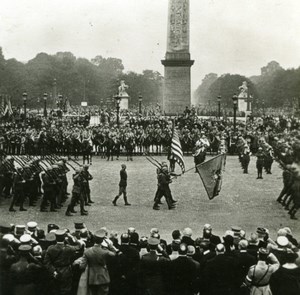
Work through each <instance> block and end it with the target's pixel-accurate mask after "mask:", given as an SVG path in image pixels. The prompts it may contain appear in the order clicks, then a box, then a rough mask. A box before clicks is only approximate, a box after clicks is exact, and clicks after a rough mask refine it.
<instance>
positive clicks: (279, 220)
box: [0, 156, 300, 240]
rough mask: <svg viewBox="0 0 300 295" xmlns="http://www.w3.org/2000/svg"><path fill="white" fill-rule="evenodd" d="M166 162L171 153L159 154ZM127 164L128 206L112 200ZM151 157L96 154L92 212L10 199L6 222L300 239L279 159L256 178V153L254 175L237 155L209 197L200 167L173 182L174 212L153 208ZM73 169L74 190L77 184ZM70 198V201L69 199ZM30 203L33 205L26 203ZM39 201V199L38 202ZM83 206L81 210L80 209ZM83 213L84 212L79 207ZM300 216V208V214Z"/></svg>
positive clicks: (2, 206) (2, 209) (0, 208)
mask: <svg viewBox="0 0 300 295" xmlns="http://www.w3.org/2000/svg"><path fill="white" fill-rule="evenodd" d="M156 159H157V160H159V161H160V162H161V161H163V160H164V159H165V157H156ZM185 161H186V168H187V169H188V168H190V167H192V166H193V158H192V157H185ZM122 163H125V164H127V172H128V199H129V202H130V203H131V204H132V206H130V207H128V206H126V207H125V206H124V202H123V200H122V199H119V201H118V206H117V207H114V206H113V205H112V203H111V201H112V199H113V198H114V196H115V195H116V194H117V192H118V183H119V170H120V166H121V164H122ZM155 170H156V169H155V167H154V166H152V165H151V164H150V163H149V162H148V161H147V160H146V158H145V157H134V159H133V161H132V162H127V161H126V159H125V157H121V159H120V160H118V161H116V160H114V161H109V162H108V161H106V160H104V159H101V158H100V157H94V159H93V165H92V166H91V167H90V172H91V174H92V175H93V176H94V180H93V181H92V182H91V191H92V199H93V200H94V201H95V204H93V206H91V207H88V210H89V215H88V216H80V215H79V213H77V214H75V215H74V216H73V217H66V216H65V209H66V205H67V204H65V206H64V207H63V208H62V209H60V212H55V213H53V212H52V213H51V212H48V213H41V212H40V211H39V208H38V207H30V208H28V206H26V208H28V211H27V212H19V211H17V212H15V213H11V212H8V204H9V201H7V200H3V199H2V200H1V203H0V214H1V215H0V221H1V223H14V224H17V223H21V224H23V223H25V222H27V221H30V220H35V221H37V222H38V223H39V225H40V227H41V228H45V229H46V225H47V224H48V223H56V224H58V225H60V226H65V227H67V228H70V229H73V227H74V222H79V221H83V222H85V224H86V225H87V227H88V228H89V229H91V230H92V231H94V230H96V229H97V228H100V227H102V226H106V227H107V228H108V229H109V230H116V231H118V232H119V233H122V232H124V231H125V230H126V229H127V228H128V227H130V226H133V227H135V228H136V229H137V230H138V232H139V233H141V234H145V235H147V234H148V232H149V229H150V228H152V227H158V228H159V229H160V232H161V234H162V236H163V237H164V238H166V239H167V240H170V238H171V237H170V233H171V231H172V230H174V229H183V228H184V227H187V226H188V227H191V228H192V229H193V231H194V236H195V237H196V236H198V235H200V234H201V230H202V227H203V225H204V224H205V223H210V224H212V225H213V228H214V231H215V232H216V233H218V234H220V235H222V234H223V233H224V232H225V230H226V229H228V228H230V226H231V225H239V226H241V227H242V228H243V229H245V230H246V232H247V233H248V234H249V233H250V232H251V231H254V230H255V229H256V227H258V226H263V227H266V228H268V229H269V230H270V232H271V234H272V235H275V233H276V231H277V229H278V228H280V227H282V226H289V227H291V229H292V230H293V232H294V234H295V235H296V237H298V238H299V237H300V225H299V224H300V221H297V220H296V221H295V220H290V219H289V216H288V214H287V212H286V211H285V210H283V208H282V207H281V206H280V205H279V204H278V203H277V202H276V201H275V200H276V197H277V196H278V194H279V193H280V190H281V188H282V178H281V174H282V170H281V169H280V168H279V167H278V166H277V164H276V163H275V164H274V165H273V174H272V175H266V174H264V175H263V177H264V179H263V180H257V179H256V169H255V157H252V158H251V162H250V167H249V174H248V175H247V174H243V173H242V169H241V167H240V164H239V163H238V159H237V156H228V157H227V164H226V171H225V173H224V179H223V187H222V190H221V193H220V195H219V196H218V197H216V198H215V199H214V200H211V201H210V200H209V199H208V197H207V195H206V192H205V189H204V187H203V184H202V182H201V180H200V177H199V175H198V174H197V173H194V171H190V172H188V173H186V174H184V175H183V176H182V177H178V178H177V179H175V180H174V181H173V183H172V184H171V190H172V193H173V196H174V198H175V199H177V200H178V205H177V209H176V210H168V209H167V206H166V205H165V204H164V205H162V206H161V210H160V211H155V210H153V209H152V206H153V197H154V194H155V191H156V187H157V180H156V171H155ZM71 174H72V171H71V173H69V175H68V176H69V179H70V182H69V183H70V184H69V191H70V190H71V187H72V183H73V182H72V181H71ZM67 202H68V201H67ZM26 205H27V204H26ZM38 205H39V203H38ZM78 209H79V208H78ZM78 211H79V210H78ZM298 217H299V219H300V212H299V213H298Z"/></svg>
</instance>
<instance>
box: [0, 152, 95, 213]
mask: <svg viewBox="0 0 300 295" xmlns="http://www.w3.org/2000/svg"><path fill="white" fill-rule="evenodd" d="M15 164H16V165H15ZM67 164H68V165H70V167H72V168H73V166H71V164H69V163H67V158H66V157H62V158H50V157H47V158H43V159H29V158H25V157H19V156H7V157H6V158H5V159H4V160H3V161H2V163H1V164H0V197H4V198H7V199H8V198H10V199H11V202H10V206H9V211H10V212H15V211H16V209H15V207H16V206H18V207H19V210H20V211H27V209H26V208H25V206H24V204H25V202H26V200H28V205H29V206H32V207H35V206H36V205H37V201H38V199H39V198H41V202H40V211H41V212H47V211H48V207H50V212H56V211H57V209H60V208H62V207H63V204H64V203H65V201H66V200H67V198H68V195H69V193H68V192H67V188H68V179H67V173H68V172H69V171H70V169H69V168H68V166H67ZM88 167H89V165H84V167H81V166H79V167H78V168H74V169H75V170H76V171H75V174H74V175H73V181H74V186H73V194H72V200H71V203H70V205H69V206H68V209H67V212H66V215H68V216H70V215H71V213H72V212H73V213H75V211H74V207H75V206H76V205H77V203H78V202H80V200H82V202H81V203H80V204H81V214H82V215H87V211H86V210H85V209H84V205H85V206H90V205H91V204H92V203H94V202H93V201H92V200H91V192H90V186H89V181H91V180H92V179H93V177H92V175H91V174H90V172H89V171H88ZM78 187H79V192H78V193H77V191H78V190H77V188H78ZM69 209H71V210H69Z"/></svg>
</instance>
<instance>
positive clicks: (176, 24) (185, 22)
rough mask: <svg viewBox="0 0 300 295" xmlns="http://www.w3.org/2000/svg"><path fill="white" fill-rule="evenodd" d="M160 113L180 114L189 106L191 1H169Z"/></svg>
mask: <svg viewBox="0 0 300 295" xmlns="http://www.w3.org/2000/svg"><path fill="white" fill-rule="evenodd" d="M161 62H162V64H163V65H164V67H165V74H164V77H165V79H164V94H163V111H164V112H165V113H166V114H169V115H172V114H177V113H182V112H183V111H184V109H185V107H186V106H188V107H190V105H191V66H192V65H193V64H194V61H193V60H191V56H190V1H189V0H169V9H168V35H167V52H166V55H165V59H164V60H162V61H161Z"/></svg>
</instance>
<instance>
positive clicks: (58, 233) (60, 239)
mask: <svg viewBox="0 0 300 295" xmlns="http://www.w3.org/2000/svg"><path fill="white" fill-rule="evenodd" d="M65 236H66V230H65V229H58V230H57V231H56V232H55V237H56V241H57V242H64V240H65Z"/></svg>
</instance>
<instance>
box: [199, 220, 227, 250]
mask: <svg viewBox="0 0 300 295" xmlns="http://www.w3.org/2000/svg"><path fill="white" fill-rule="evenodd" d="M203 238H204V239H207V240H209V241H210V245H211V250H212V251H214V250H215V247H216V246H217V245H218V244H221V243H222V242H221V238H220V237H219V236H216V235H214V234H213V233H212V226H211V225H210V224H208V223H207V224H204V227H203Z"/></svg>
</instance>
